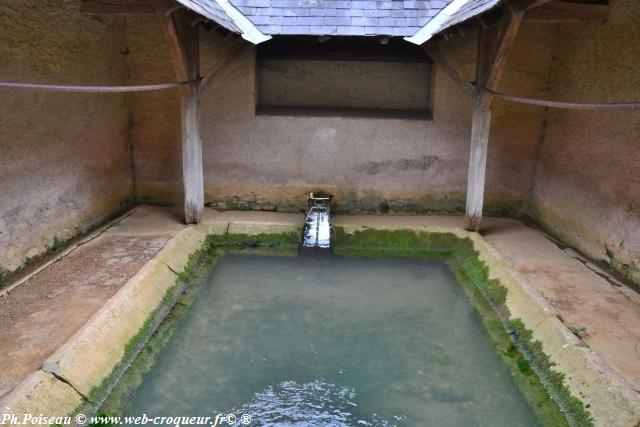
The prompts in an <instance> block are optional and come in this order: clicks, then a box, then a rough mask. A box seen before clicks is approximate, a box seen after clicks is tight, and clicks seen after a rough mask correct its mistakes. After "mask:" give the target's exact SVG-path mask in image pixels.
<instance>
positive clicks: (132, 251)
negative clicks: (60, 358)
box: [0, 206, 640, 397]
mask: <svg viewBox="0 0 640 427" xmlns="http://www.w3.org/2000/svg"><path fill="white" fill-rule="evenodd" d="M303 221H304V216H303V215H301V214H277V213H267V212H216V211H213V210H211V209H207V210H206V213H205V220H204V221H203V226H204V227H209V228H210V229H214V228H215V229H219V230H220V229H222V230H226V229H229V230H230V231H233V230H236V231H242V226H243V224H254V225H255V224H256V223H260V222H262V223H269V224H274V223H275V224H277V223H282V224H291V223H299V224H300V225H302V223H303ZM334 224H335V225H347V224H359V225H367V226H371V227H376V226H377V227H393V228H401V227H402V226H431V227H433V226H436V227H462V224H463V219H462V217H453V216H360V215H358V216H356V215H354V216H337V217H336V218H334ZM182 228H184V225H183V224H182V220H181V209H179V208H161V207H150V206H139V207H137V208H136V209H135V212H134V213H133V214H132V215H130V216H129V217H127V218H125V219H124V220H123V221H122V222H120V223H119V224H117V225H115V226H113V227H111V228H109V229H108V230H106V231H104V232H103V233H102V234H100V235H99V236H97V237H96V238H94V239H92V240H90V241H88V242H86V243H84V244H82V245H80V246H79V247H78V248H76V249H75V250H73V251H72V252H70V253H69V254H68V255H66V256H65V257H63V258H62V259H60V260H58V261H57V262H55V263H53V264H51V265H50V266H48V267H47V268H45V269H44V270H43V271H41V272H40V273H38V274H37V275H35V276H34V277H32V278H31V279H30V280H29V281H27V282H26V283H24V284H22V285H20V286H18V287H16V288H15V289H13V290H12V291H10V292H9V293H7V294H5V295H4V296H3V297H1V298H0V347H1V348H2V349H3V352H2V357H1V358H0V397H1V396H2V395H3V394H5V393H7V392H8V391H9V390H11V389H12V388H13V387H14V386H15V385H16V384H17V383H18V382H20V381H21V380H22V379H23V378H24V377H26V376H27V375H28V374H29V373H30V372H32V371H35V370H37V369H39V368H40V366H41V365H42V363H43V361H44V360H45V359H46V358H47V357H48V356H49V355H51V354H52V353H53V352H54V351H55V350H56V349H57V348H58V347H60V346H61V345H62V344H63V343H64V342H65V341H66V340H68V339H69V338H70V337H71V336H72V335H73V334H74V333H75V332H76V331H77V330H78V329H80V328H81V327H82V325H84V324H85V322H86V321H87V320H88V319H89V318H90V317H91V316H92V315H93V314H94V313H95V312H96V310H97V309H98V308H99V307H100V306H101V305H103V304H104V302H105V301H107V300H108V299H109V298H110V297H111V296H112V295H113V294H114V293H115V292H116V291H117V290H118V289H119V288H120V287H121V286H122V285H123V284H124V283H126V281H127V280H128V279H129V278H131V277H132V276H133V275H134V274H135V273H136V272H137V271H138V270H139V269H140V268H141V267H142V266H143V265H144V264H145V263H146V262H147V261H148V260H149V259H151V258H152V257H153V256H154V255H155V254H156V253H157V252H158V251H159V250H160V249H162V248H163V247H164V245H165V243H166V242H167V241H168V240H169V239H170V238H171V237H172V236H173V235H175V234H176V233H177V232H178V231H179V230H181V229H182ZM483 236H484V237H485V239H486V240H487V241H488V242H489V243H490V244H491V245H492V246H493V247H494V248H495V249H496V250H497V251H498V252H500V253H501V254H502V256H503V257H504V258H505V259H506V260H507V261H508V262H509V263H510V264H511V265H512V267H513V268H514V269H515V270H517V272H519V273H520V274H521V275H522V276H523V277H524V278H525V279H526V280H527V281H528V282H530V284H531V285H532V286H533V287H534V288H535V289H537V290H538V291H540V292H541V293H542V295H543V296H544V298H546V299H547V301H548V302H549V303H550V305H551V306H552V307H553V309H554V310H556V312H557V315H558V316H559V318H560V319H561V320H562V321H563V322H564V323H565V324H566V325H567V326H570V327H571V328H572V329H573V330H575V331H577V332H578V333H579V335H580V337H581V338H582V339H583V341H584V342H585V343H586V345H588V346H589V347H590V348H591V349H593V350H594V351H595V352H596V353H597V354H598V355H599V356H600V357H601V358H602V359H603V360H604V361H605V362H606V363H607V364H609V365H610V366H611V368H612V369H613V370H615V371H616V372H617V373H619V374H620V375H621V376H622V377H624V378H625V379H626V381H627V382H628V383H629V384H630V385H631V387H632V388H634V389H635V390H640V328H638V325H640V295H638V294H637V293H635V292H633V291H632V290H630V289H629V288H627V287H626V286H624V285H622V284H620V283H619V282H617V281H616V280H615V279H613V278H612V277H610V276H609V275H608V274H607V272H606V271H602V270H600V269H598V267H596V266H594V265H592V264H591V263H589V262H588V261H587V260H584V259H581V258H580V256H578V255H577V254H575V253H574V252H572V251H570V250H568V249H566V248H563V247H562V245H557V244H556V243H554V242H553V241H552V240H551V239H550V238H549V237H548V236H546V235H545V234H544V233H543V232H541V231H539V230H537V229H535V228H532V227H529V226H527V225H525V224H523V223H521V222H519V221H516V220H511V219H501V218H486V219H485V221H484V231H483Z"/></svg>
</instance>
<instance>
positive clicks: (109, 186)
mask: <svg viewBox="0 0 640 427" xmlns="http://www.w3.org/2000/svg"><path fill="white" fill-rule="evenodd" d="M78 10H79V2H78V1H68V0H65V1H59V0H55V1H54V0H47V1H43V0H21V1H6V2H1V3H0V58H2V60H1V61H0V80H3V81H19V82H40V83H68V84H119V83H122V82H123V81H124V77H125V76H124V62H123V61H122V59H121V58H122V52H121V48H122V42H123V37H124V30H125V26H124V21H123V20H113V19H94V18H89V17H83V16H81V15H80V14H79V13H78ZM1 92H2V93H1V95H0V97H1V98H0V99H1V101H0V158H1V159H2V160H1V161H0V276H1V275H3V274H4V275H6V273H7V270H9V271H12V270H15V269H16V268H17V267H19V266H21V265H22V264H23V263H24V262H25V261H27V260H28V259H29V258H30V257H34V256H37V255H39V254H42V253H43V252H45V251H46V250H47V248H49V247H51V246H55V245H58V244H60V242H62V241H64V240H65V239H67V238H69V237H70V236H72V235H74V234H76V233H78V232H80V231H82V230H84V229H86V228H87V227H90V226H92V225H93V224H96V223H97V222H99V221H101V220H103V219H104V218H106V217H108V216H109V215H112V214H114V213H115V212H118V211H119V210H120V209H121V208H122V207H123V205H124V204H126V203H127V202H128V200H130V198H131V196H132V173H131V156H130V154H129V140H128V127H129V117H128V112H127V106H126V103H125V97H124V96H123V95H121V94H109V95H97V94H78V93H54V92H41V91H17V90H6V89H2V90H1ZM3 271H4V273H2V272H3Z"/></svg>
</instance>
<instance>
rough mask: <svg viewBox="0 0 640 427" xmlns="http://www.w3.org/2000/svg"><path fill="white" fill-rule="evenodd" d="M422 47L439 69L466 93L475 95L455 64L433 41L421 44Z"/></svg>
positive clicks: (473, 88) (473, 96) (469, 83)
mask: <svg viewBox="0 0 640 427" xmlns="http://www.w3.org/2000/svg"><path fill="white" fill-rule="evenodd" d="M422 49H423V50H424V51H425V52H426V54H427V55H429V57H430V58H431V59H432V60H433V62H434V63H435V64H436V66H437V67H438V68H439V69H441V70H442V71H443V72H444V73H445V74H446V75H447V76H449V78H450V79H451V80H452V81H454V82H455V83H456V84H457V85H458V86H459V87H460V88H461V89H462V90H463V91H464V92H465V93H466V94H467V95H469V96H470V97H472V98H475V96H476V89H475V87H474V86H473V84H471V82H470V81H469V80H467V79H466V78H465V77H464V76H463V75H462V73H461V72H460V71H459V70H458V69H457V68H456V66H455V65H453V64H452V63H451V61H449V59H448V58H447V57H446V56H445V55H444V54H443V53H442V51H440V49H438V48H437V47H436V46H435V45H434V44H433V43H427V44H425V45H422Z"/></svg>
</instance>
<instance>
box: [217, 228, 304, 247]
mask: <svg viewBox="0 0 640 427" xmlns="http://www.w3.org/2000/svg"><path fill="white" fill-rule="evenodd" d="M299 245H300V237H299V235H298V233H294V232H290V233H274V234H265V233H261V234H256V235H254V236H248V235H246V234H233V233H225V234H219V235H209V236H208V237H207V238H206V239H205V250H208V251H214V250H216V249H219V248H221V249H231V248H236V249H245V248H265V247H266V248H297V247H298V246H299Z"/></svg>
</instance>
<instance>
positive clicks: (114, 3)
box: [80, 0, 156, 16]
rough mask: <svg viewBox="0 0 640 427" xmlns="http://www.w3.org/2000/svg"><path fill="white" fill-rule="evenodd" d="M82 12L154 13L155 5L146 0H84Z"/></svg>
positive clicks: (96, 13) (116, 14)
mask: <svg viewBox="0 0 640 427" xmlns="http://www.w3.org/2000/svg"><path fill="white" fill-rule="evenodd" d="M80 13H83V14H85V15H115V16H118V15H154V14H155V13H156V9H155V7H153V5H151V4H150V3H149V2H147V1H146V0H138V1H135V0H83V1H82V2H81V3H80Z"/></svg>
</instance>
